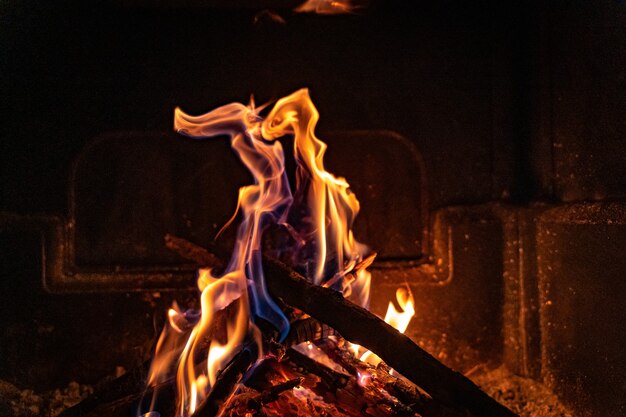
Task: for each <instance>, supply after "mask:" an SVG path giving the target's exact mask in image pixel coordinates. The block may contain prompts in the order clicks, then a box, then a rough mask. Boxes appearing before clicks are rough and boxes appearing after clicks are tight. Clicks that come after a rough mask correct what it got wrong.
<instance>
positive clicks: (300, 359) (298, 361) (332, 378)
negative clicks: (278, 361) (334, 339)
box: [285, 349, 349, 390]
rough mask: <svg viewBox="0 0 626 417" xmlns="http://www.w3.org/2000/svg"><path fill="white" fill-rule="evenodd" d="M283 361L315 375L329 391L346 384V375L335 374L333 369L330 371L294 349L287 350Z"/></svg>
mask: <svg viewBox="0 0 626 417" xmlns="http://www.w3.org/2000/svg"><path fill="white" fill-rule="evenodd" d="M285 360H287V361H291V362H293V363H294V364H295V365H296V366H298V367H301V368H303V369H305V370H306V371H307V372H310V373H312V374H315V375H317V376H318V377H319V378H320V379H321V381H322V383H324V385H325V386H326V388H327V389H329V390H336V389H338V388H343V387H345V386H346V384H347V383H348V378H349V376H348V375H345V374H342V373H341V372H337V371H335V370H334V369H331V368H329V367H328V366H326V365H323V364H321V363H319V362H317V361H316V360H314V359H311V358H309V357H308V356H306V355H303V354H302V353H300V352H298V351H297V350H295V349H289V350H287V354H286V355H285Z"/></svg>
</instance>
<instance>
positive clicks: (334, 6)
mask: <svg viewBox="0 0 626 417" xmlns="http://www.w3.org/2000/svg"><path fill="white" fill-rule="evenodd" d="M367 2H368V1H365V0H307V1H305V2H304V3H302V4H301V5H300V6H298V7H296V8H295V9H294V12H296V13H317V14H325V15H332V14H345V13H352V12H354V11H355V10H357V9H360V8H363V7H366V5H365V4H364V3H367Z"/></svg>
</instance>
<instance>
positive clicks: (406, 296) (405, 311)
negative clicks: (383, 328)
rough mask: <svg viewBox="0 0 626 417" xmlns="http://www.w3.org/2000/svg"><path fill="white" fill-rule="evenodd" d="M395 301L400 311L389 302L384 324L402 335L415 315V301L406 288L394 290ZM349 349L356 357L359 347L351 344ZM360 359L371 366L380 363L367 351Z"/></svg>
mask: <svg viewBox="0 0 626 417" xmlns="http://www.w3.org/2000/svg"><path fill="white" fill-rule="evenodd" d="M396 301H397V302H398V305H399V306H400V309H401V311H398V310H397V309H396V306H395V305H393V302H391V301H390V302H389V305H388V306H387V313H386V314H385V322H386V323H387V324H390V325H391V326H393V327H394V328H396V329H397V330H398V331H399V332H400V333H404V332H405V331H406V329H407V327H409V323H410V322H411V319H412V318H413V316H414V315H415V301H414V299H413V293H412V292H411V289H410V288H409V287H408V286H407V287H406V288H405V287H400V288H398V289H397V290H396ZM350 347H351V349H352V351H353V352H355V356H358V352H359V348H360V346H359V345H354V344H353V345H351V346H350ZM360 359H361V360H362V361H364V362H368V363H370V364H372V365H378V363H379V362H380V361H381V359H380V358H379V357H378V356H377V355H375V354H374V353H373V352H372V351H369V350H368V351H367V352H365V353H364V354H363V355H361V357H360Z"/></svg>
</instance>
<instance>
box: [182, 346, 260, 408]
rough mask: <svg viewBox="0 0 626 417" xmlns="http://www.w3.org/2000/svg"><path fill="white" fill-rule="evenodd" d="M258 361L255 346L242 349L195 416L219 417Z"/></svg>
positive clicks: (216, 382)
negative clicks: (247, 373) (238, 386)
mask: <svg viewBox="0 0 626 417" xmlns="http://www.w3.org/2000/svg"><path fill="white" fill-rule="evenodd" d="M256 359H257V352H256V349H255V346H254V344H251V345H250V346H248V347H245V348H244V349H242V350H241V351H240V352H239V353H238V354H237V355H235V357H234V358H233V359H232V361H231V362H230V363H229V364H228V366H226V368H224V370H222V372H221V373H220V374H219V376H218V377H217V380H216V381H215V385H214V386H213V387H212V388H211V391H210V392H209V396H208V397H207V398H206V400H205V401H204V402H203V403H202V404H201V405H200V407H199V408H198V409H197V410H196V411H195V413H194V414H193V416H194V417H214V416H217V415H218V413H219V411H220V410H221V409H222V407H223V406H224V404H225V403H226V402H227V401H228V400H229V399H230V397H231V396H232V395H233V393H234V392H235V389H236V388H237V385H238V384H239V383H240V382H241V380H242V379H243V377H244V375H245V373H246V372H247V371H248V369H249V368H250V366H252V364H253V363H254V361H255V360H256Z"/></svg>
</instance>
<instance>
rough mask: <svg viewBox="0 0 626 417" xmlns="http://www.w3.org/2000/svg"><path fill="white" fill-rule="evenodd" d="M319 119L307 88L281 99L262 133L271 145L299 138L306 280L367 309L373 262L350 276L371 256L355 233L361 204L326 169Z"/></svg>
mask: <svg viewBox="0 0 626 417" xmlns="http://www.w3.org/2000/svg"><path fill="white" fill-rule="evenodd" d="M318 120H319V113H318V111H317V109H316V108H315V106H314V105H313V102H312V101H311V98H310V96H309V90H308V89H306V88H304V89H301V90H298V91H296V92H295V93H293V94H291V95H289V96H287V97H284V98H282V99H280V100H278V102H277V103H276V105H275V106H274V108H273V109H272V110H271V111H270V113H269V115H268V116H267V118H266V120H265V123H263V125H262V129H261V134H262V135H263V137H264V138H265V139H267V140H270V141H271V140H275V139H277V138H280V137H282V136H285V135H293V136H294V157H295V160H296V163H297V168H296V192H295V194H294V202H293V204H294V208H295V210H294V208H292V212H293V211H295V212H296V213H298V214H299V215H300V216H302V214H304V218H306V219H308V221H303V219H302V218H301V219H300V221H299V222H298V224H297V225H294V228H295V230H296V231H297V232H298V233H299V234H300V236H301V237H302V241H303V242H305V244H304V246H303V247H302V248H301V250H300V253H299V254H298V255H296V257H299V259H300V260H302V259H304V260H305V262H306V266H307V268H306V269H307V272H308V273H307V274H306V275H307V277H310V278H311V280H312V281H313V282H314V283H315V284H317V285H327V286H330V287H333V288H335V289H337V290H340V291H342V292H343V294H344V296H345V297H346V298H350V299H352V300H353V301H355V302H356V303H357V304H360V305H361V306H363V307H366V308H367V307H368V306H369V287H370V280H371V276H370V274H369V272H367V271H366V270H365V268H366V267H367V266H368V265H369V263H371V262H372V261H373V258H371V260H370V261H369V263H364V264H362V265H361V268H360V269H359V270H357V271H355V273H354V274H351V276H349V275H348V272H351V271H353V270H354V268H355V266H357V265H358V264H359V263H360V262H362V261H364V259H365V255H366V254H367V253H368V252H369V249H368V248H367V246H365V245H363V244H361V243H359V242H357V241H356V239H355V238H354V236H353V233H352V225H353V223H354V220H355V218H356V216H357V214H358V213H359V209H360V206H359V201H358V200H357V198H356V196H355V195H354V194H353V193H352V192H351V191H350V189H349V187H350V185H349V184H348V182H347V181H346V180H345V179H344V178H341V177H335V176H334V175H333V174H331V173H330V172H328V171H326V170H325V169H324V153H325V152H326V147H327V146H326V144H325V143H324V142H322V141H321V140H319V139H318V138H317V137H316V135H315V127H316V125H317V122H318ZM311 253H313V256H312V257H311V256H310V254H311ZM311 258H312V259H311ZM296 263H298V262H297V261H296Z"/></svg>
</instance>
